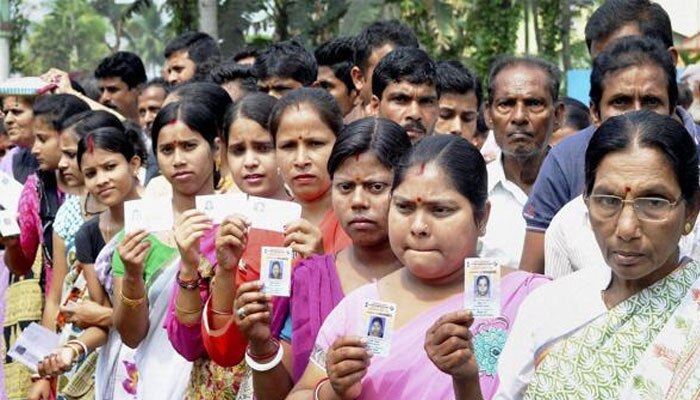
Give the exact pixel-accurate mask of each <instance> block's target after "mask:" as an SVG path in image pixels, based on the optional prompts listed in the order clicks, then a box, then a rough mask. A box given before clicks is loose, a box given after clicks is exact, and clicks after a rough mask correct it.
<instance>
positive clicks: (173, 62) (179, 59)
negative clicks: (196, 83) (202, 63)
mask: <svg viewBox="0 0 700 400" xmlns="http://www.w3.org/2000/svg"><path fill="white" fill-rule="evenodd" d="M195 71H197V64H195V63H194V61H192V59H190V56H189V54H188V53H187V51H182V50H181V51H176V52H174V53H173V54H171V55H170V57H168V59H167V61H166V64H165V80H166V81H168V83H170V84H171V85H173V86H175V85H179V84H181V83H185V82H187V81H189V80H190V79H192V78H193V77H194V73H195Z"/></svg>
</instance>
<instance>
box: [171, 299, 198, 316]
mask: <svg viewBox="0 0 700 400" xmlns="http://www.w3.org/2000/svg"><path fill="white" fill-rule="evenodd" d="M175 309H176V310H177V312H179V313H180V314H182V315H192V314H199V313H200V312H202V309H201V308H198V309H196V310H185V309H183V308H181V307H180V306H178V305H177V301H175Z"/></svg>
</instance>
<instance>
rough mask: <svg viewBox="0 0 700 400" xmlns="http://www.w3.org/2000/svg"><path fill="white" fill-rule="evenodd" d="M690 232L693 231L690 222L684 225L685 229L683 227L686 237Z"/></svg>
mask: <svg viewBox="0 0 700 400" xmlns="http://www.w3.org/2000/svg"><path fill="white" fill-rule="evenodd" d="M692 230H693V226H692V225H690V222H686V223H685V227H684V233H685V234H686V235H687V234H689V233H690V231H692Z"/></svg>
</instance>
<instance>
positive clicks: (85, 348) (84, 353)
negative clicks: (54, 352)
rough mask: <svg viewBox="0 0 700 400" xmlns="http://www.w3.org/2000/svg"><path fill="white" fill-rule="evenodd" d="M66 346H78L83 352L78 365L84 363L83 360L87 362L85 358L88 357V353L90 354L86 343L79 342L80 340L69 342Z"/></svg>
mask: <svg viewBox="0 0 700 400" xmlns="http://www.w3.org/2000/svg"><path fill="white" fill-rule="evenodd" d="M66 344H77V345H78V346H80V348H81V349H82V350H83V355H82V356H80V357H79V358H78V361H77V362H78V363H81V362H83V360H85V357H87V355H88V353H89V352H90V351H89V350H88V347H87V345H86V344H85V343H83V342H82V341H81V340H78V339H73V340H69V341H67V342H66Z"/></svg>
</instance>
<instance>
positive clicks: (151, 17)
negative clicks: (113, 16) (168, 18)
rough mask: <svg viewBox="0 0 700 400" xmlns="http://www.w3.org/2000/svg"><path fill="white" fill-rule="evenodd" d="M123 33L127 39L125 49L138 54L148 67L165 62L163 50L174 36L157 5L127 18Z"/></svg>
mask: <svg viewBox="0 0 700 400" xmlns="http://www.w3.org/2000/svg"><path fill="white" fill-rule="evenodd" d="M123 35H124V36H125V37H126V39H127V45H126V46H125V49H126V50H129V51H132V52H134V53H136V54H138V55H139V57H141V60H142V61H143V63H144V64H145V65H146V68H148V67H149V66H150V67H154V66H156V67H157V66H160V65H161V64H163V50H164V49H165V45H166V44H167V43H168V42H169V41H170V40H171V39H172V38H173V34H172V33H171V32H169V31H168V30H167V28H166V26H165V24H164V22H163V19H162V16H161V12H160V10H158V8H157V7H155V6H151V7H148V8H145V9H143V10H142V11H141V12H140V13H138V14H135V15H134V16H133V17H131V18H130V19H129V20H127V21H126V22H125V24H124V29H123Z"/></svg>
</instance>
